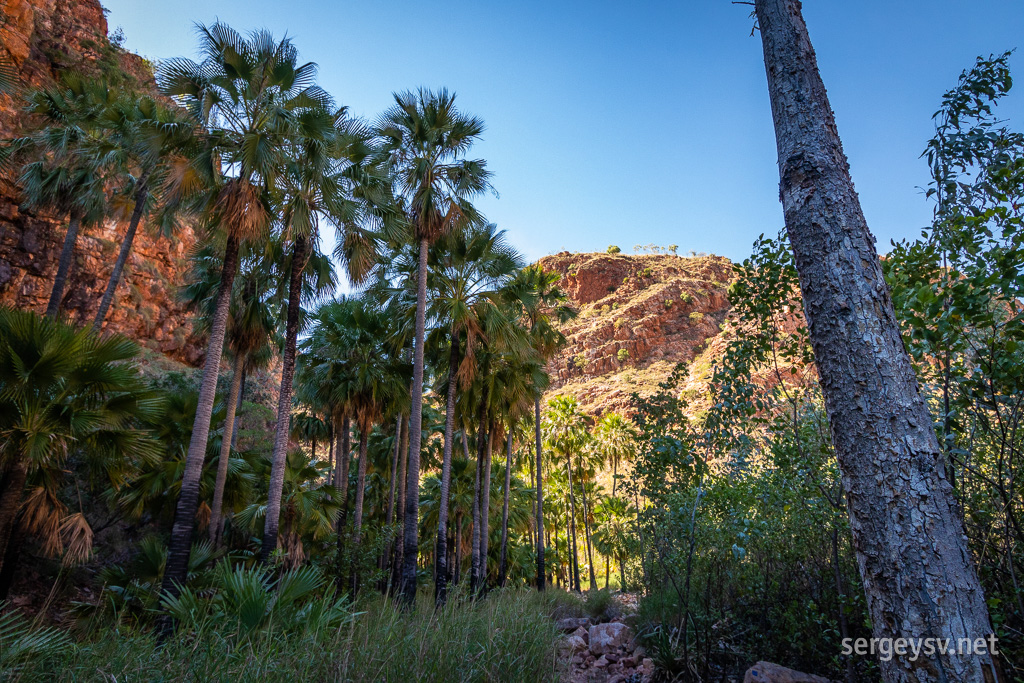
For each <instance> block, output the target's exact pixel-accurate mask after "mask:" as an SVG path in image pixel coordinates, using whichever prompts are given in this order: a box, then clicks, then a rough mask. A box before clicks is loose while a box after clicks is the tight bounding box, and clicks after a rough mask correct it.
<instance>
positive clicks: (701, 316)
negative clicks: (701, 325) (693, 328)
mask: <svg viewBox="0 0 1024 683" xmlns="http://www.w3.org/2000/svg"><path fill="white" fill-rule="evenodd" d="M703 319H704V314H703V313H701V312H700V311H693V312H692V313H690V320H703Z"/></svg>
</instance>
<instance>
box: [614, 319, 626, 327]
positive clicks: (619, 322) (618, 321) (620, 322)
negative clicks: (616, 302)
mask: <svg viewBox="0 0 1024 683" xmlns="http://www.w3.org/2000/svg"><path fill="white" fill-rule="evenodd" d="M612 324H613V325H614V327H615V329H619V328H621V327H622V326H623V325H625V324H626V321H625V320H624V319H622V318H616V319H615V322H614V323H612Z"/></svg>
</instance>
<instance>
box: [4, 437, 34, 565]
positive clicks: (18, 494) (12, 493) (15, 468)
mask: <svg viewBox="0 0 1024 683" xmlns="http://www.w3.org/2000/svg"><path fill="white" fill-rule="evenodd" d="M27 478H28V460H27V458H25V457H24V456H23V457H19V458H17V459H15V460H14V462H12V463H11V464H10V465H8V466H7V468H6V471H4V472H3V475H2V476H0V573H3V571H4V565H5V562H7V561H8V560H7V559H6V558H5V555H7V546H8V544H9V543H10V542H11V537H12V536H13V535H14V533H15V532H14V527H15V525H16V524H17V521H18V510H19V509H20V508H21V498H22V496H23V495H24V493H25V480H26V479H27Z"/></svg>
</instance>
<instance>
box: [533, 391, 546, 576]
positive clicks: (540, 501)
mask: <svg viewBox="0 0 1024 683" xmlns="http://www.w3.org/2000/svg"><path fill="white" fill-rule="evenodd" d="M533 437H534V440H535V441H536V446H537V465H536V475H537V590H539V591H542V590H544V477H543V476H541V472H542V468H541V440H540V396H539V395H538V396H535V397H534V399H533Z"/></svg>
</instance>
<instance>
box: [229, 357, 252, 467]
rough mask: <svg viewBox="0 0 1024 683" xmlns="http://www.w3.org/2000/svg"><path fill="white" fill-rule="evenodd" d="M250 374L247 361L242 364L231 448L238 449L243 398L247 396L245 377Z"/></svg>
mask: <svg viewBox="0 0 1024 683" xmlns="http://www.w3.org/2000/svg"><path fill="white" fill-rule="evenodd" d="M248 374H249V364H248V363H246V364H245V365H243V366H242V381H241V382H240V383H239V385H238V406H237V407H236V408H235V425H234V427H232V428H231V450H233V451H234V450H238V432H239V425H240V423H241V421H242V411H241V408H242V405H243V404H244V401H243V399H244V398H245V379H246V376H247V375H248Z"/></svg>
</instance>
